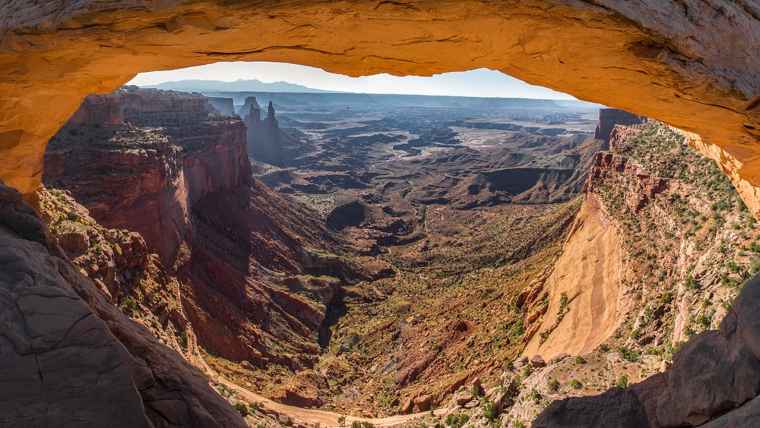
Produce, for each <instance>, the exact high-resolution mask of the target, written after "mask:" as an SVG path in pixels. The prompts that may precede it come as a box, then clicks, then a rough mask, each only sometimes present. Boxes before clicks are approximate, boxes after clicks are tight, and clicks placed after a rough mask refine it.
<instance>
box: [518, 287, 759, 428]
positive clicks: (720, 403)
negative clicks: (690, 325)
mask: <svg viewBox="0 0 760 428" xmlns="http://www.w3.org/2000/svg"><path fill="white" fill-rule="evenodd" d="M758 314H760V275H758V276H755V277H754V278H752V279H751V280H749V281H748V282H747V283H746V284H745V286H744V289H743V290H742V291H741V293H740V294H739V297H738V298H737V299H736V301H735V302H734V306H733V308H732V309H731V310H730V311H729V313H728V315H726V317H725V319H724V320H723V322H722V323H721V325H720V330H717V331H716V330H712V331H707V332H704V333H702V334H700V335H698V336H696V337H694V338H693V339H691V340H690V341H689V342H688V343H687V344H686V345H685V346H684V347H683V348H682V349H681V350H680V351H679V352H678V353H677V354H676V356H675V358H674V361H673V365H672V367H670V368H669V369H668V370H667V371H665V372H664V373H662V374H657V375H654V376H653V377H650V378H649V379H647V380H645V381H644V382H641V383H639V384H636V385H633V386H631V387H630V388H628V389H626V390H620V389H614V390H611V391H607V392H606V393H604V394H601V395H597V396H593V397H582V398H569V399H565V400H560V401H556V402H554V403H552V404H551V405H550V406H549V407H548V408H547V409H546V410H545V411H544V412H543V413H542V414H540V415H539V416H538V418H536V420H535V422H534V424H533V426H534V427H535V428H559V427H562V428H569V427H651V428H661V427H662V428H665V427H690V426H706V427H715V428H717V427H748V428H749V427H757V426H760V401H759V400H760V398H758V395H759V394H760V317H758Z"/></svg>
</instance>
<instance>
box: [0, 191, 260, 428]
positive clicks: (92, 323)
mask: <svg viewBox="0 0 760 428" xmlns="http://www.w3.org/2000/svg"><path fill="white" fill-rule="evenodd" d="M0 219H2V220H1V221H0V265H2V269H0V325H2V328H0V385H2V387H0V427H51V426H55V427H101V426H109V427H190V426H192V427H220V426H224V427H244V426H245V423H244V421H243V420H242V418H241V417H240V416H239V414H238V413H237V412H236V411H235V410H234V409H233V408H232V407H231V406H230V405H229V404H228V403H227V402H226V401H224V400H223V399H222V398H221V397H219V396H218V395H217V394H216V393H215V392H214V391H213V390H212V389H211V387H210V386H209V385H208V382H207V380H206V379H205V378H204V377H203V375H202V374H201V373H200V372H198V371H197V370H196V369H194V368H192V367H191V366H189V365H188V364H187V363H186V362H185V361H184V360H183V359H182V357H181V356H179V355H178V354H176V353H175V352H174V351H172V350H170V349H169V348H167V347H165V346H164V345H162V344H160V343H158V341H157V340H156V339H155V338H154V337H153V336H152V335H151V334H150V333H149V332H148V331H147V330H145V328H144V327H142V326H140V325H138V324H136V323H135V322H133V321H131V320H130V319H129V318H127V317H126V316H125V315H123V314H122V313H121V312H120V311H119V310H118V309H117V308H116V307H115V306H113V305H111V304H109V303H108V302H106V301H105V299H104V297H103V296H102V294H101V293H100V292H99V291H98V290H97V288H96V286H95V285H94V284H93V283H92V282H91V281H90V280H89V279H87V278H85V277H84V276H82V275H81V274H80V273H79V272H78V271H77V270H76V269H75V268H74V267H73V266H72V264H71V263H70V262H69V261H68V260H67V259H66V258H65V256H64V255H63V253H62V252H61V251H60V250H59V249H58V248H57V247H56V246H55V244H52V243H51V241H49V240H48V239H47V236H48V234H47V232H46V227H45V226H44V224H43V223H42V222H41V221H40V220H39V218H38V217H37V215H36V214H35V213H34V211H33V210H32V209H31V208H30V207H29V206H28V205H26V204H25V203H24V202H22V200H21V197H20V195H19V194H18V193H17V192H15V191H14V190H11V189H9V188H7V187H5V186H3V185H1V184H0Z"/></svg>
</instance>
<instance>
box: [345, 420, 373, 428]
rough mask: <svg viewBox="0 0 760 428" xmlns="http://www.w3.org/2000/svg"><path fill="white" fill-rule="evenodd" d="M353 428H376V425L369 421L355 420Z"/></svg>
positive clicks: (352, 424)
mask: <svg viewBox="0 0 760 428" xmlns="http://www.w3.org/2000/svg"><path fill="white" fill-rule="evenodd" d="M351 428H375V426H374V425H372V424H371V423H369V422H367V421H353V422H352V423H351Z"/></svg>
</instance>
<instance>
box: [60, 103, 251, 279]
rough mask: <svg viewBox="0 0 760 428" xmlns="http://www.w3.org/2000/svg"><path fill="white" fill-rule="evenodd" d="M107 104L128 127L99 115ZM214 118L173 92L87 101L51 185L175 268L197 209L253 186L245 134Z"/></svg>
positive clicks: (67, 135)
mask: <svg viewBox="0 0 760 428" xmlns="http://www.w3.org/2000/svg"><path fill="white" fill-rule="evenodd" d="M103 104H106V105H108V106H111V109H110V110H109V111H117V112H120V114H119V115H117V116H116V117H119V118H123V122H119V123H116V124H113V125H111V123H113V122H114V117H112V116H103V115H99V114H97V113H96V109H97V108H98V107H99V106H101V105H103ZM210 111H211V110H210V107H209V105H208V102H207V100H205V98H204V97H202V96H199V95H183V94H180V93H174V92H168V91H157V90H136V89H128V90H122V91H119V92H117V93H114V94H108V95H104V96H99V95H96V96H92V97H88V98H87V99H86V100H85V102H84V103H83V106H82V108H81V109H80V110H79V112H78V113H77V114H76V115H75V120H74V121H72V122H71V123H69V125H68V126H67V127H66V128H65V129H63V130H62V131H61V132H59V133H58V134H57V135H56V136H55V137H54V138H53V141H52V142H51V146H50V150H48V152H47V154H46V171H45V180H46V182H47V183H49V184H51V185H55V186H60V187H64V188H67V189H69V190H71V191H72V193H73V195H74V197H75V198H76V199H77V200H79V201H80V202H82V203H83V204H85V205H86V206H88V208H89V209H90V212H91V213H92V215H93V217H94V218H95V219H97V220H98V221H99V222H100V223H102V224H103V225H105V226H108V227H116V228H128V229H130V230H135V231H137V232H139V233H140V234H141V235H142V236H143V237H144V238H145V240H146V241H147V243H148V245H149V246H150V247H151V248H153V249H155V250H156V251H157V252H158V253H159V254H160V255H161V258H162V260H163V262H164V263H165V264H166V265H167V266H171V265H173V263H174V260H175V258H176V257H177V255H178V251H179V248H180V244H181V243H182V242H185V241H187V240H189V239H190V233H191V230H190V229H191V227H190V220H189V215H190V214H189V209H190V207H191V206H192V204H193V203H195V202H196V201H198V200H200V199H201V198H203V197H204V196H205V195H207V194H209V193H211V192H216V191H221V190H229V189H233V188H236V187H238V186H240V185H243V184H245V183H247V182H248V180H249V179H250V163H249V162H248V157H247V154H246V149H245V126H244V125H243V123H242V122H241V121H240V120H237V119H212V118H209V116H208V114H209V112H210ZM80 118H86V119H87V120H86V121H83V120H82V119H80ZM99 119H103V120H105V122H96V120H99ZM156 126H158V127H159V128H156V129H154V128H153V127H156Z"/></svg>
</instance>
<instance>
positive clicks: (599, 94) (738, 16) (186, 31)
mask: <svg viewBox="0 0 760 428" xmlns="http://www.w3.org/2000/svg"><path fill="white" fill-rule="evenodd" d="M758 15H759V14H758V6H757V4H756V3H755V2H750V1H747V0H742V1H737V2H724V1H721V0H708V1H696V0H688V1H686V2H683V1H675V0H668V1H662V0H645V1H637V2H631V1H626V0H602V1H594V2H591V1H576V0H529V1H521V2H489V1H483V0H466V1H459V0H443V1H441V0H419V1H413V2H387V1H380V2H378V1H375V0H359V1H354V2H346V3H339V4H337V5H336V4H335V2H333V1H327V0H320V1H306V0H299V1H294V2H275V3H267V4H266V5H264V4H261V3H229V2H225V1H221V0H215V1H210V2H201V3H197V2H184V1H180V0H170V1H162V2H147V3H145V2H134V1H132V0H112V1H108V2H99V1H92V0H87V1H79V2H75V3H66V4H63V3H46V4H44V5H38V4H37V3H36V2H34V1H32V0H21V1H15V2H11V3H5V4H3V5H2V6H0V34H1V35H2V43H1V44H0V73H2V76H3V78H2V79H0V91H2V93H3V98H2V100H0V148H1V149H2V158H3V160H4V161H3V164H2V166H1V168H2V169H0V178H1V179H2V180H4V181H5V182H6V183H8V184H10V185H12V186H14V187H17V188H19V189H21V190H22V192H24V193H29V192H32V191H33V190H34V189H35V188H36V187H37V186H39V184H40V182H41V174H42V168H41V166H42V157H43V153H44V147H45V145H46V144H47V141H48V140H49V138H50V137H51V136H52V135H53V134H55V132H57V130H58V129H59V128H60V126H62V124H63V123H65V121H66V120H67V119H68V117H69V116H70V115H71V114H72V113H73V112H74V111H75V110H76V109H77V107H78V105H79V103H80V100H81V99H82V98H83V97H84V96H85V95H86V94H90V93H95V92H109V91H111V90H113V89H115V88H116V87H118V86H119V85H121V84H123V83H124V82H126V81H128V80H129V79H130V78H131V77H132V76H133V75H134V74H136V73H137V72H140V71H148V70H159V69H170V68H176V67H182V66H189V65H197V64H205V63H211V62H215V61H223V60H227V61H230V60H266V61H289V62H295V63H300V64H305V65H312V66H317V67H321V68H323V69H326V70H329V71H333V72H340V73H346V74H349V75H367V74H374V73H379V72H390V73H395V74H419V75H423V74H426V75H429V74H432V73H440V72H445V71H458V70H465V69H472V68H476V67H488V68H492V69H495V70H502V71H504V72H507V73H509V74H511V75H514V76H516V77H518V78H520V79H523V80H525V81H528V82H530V83H534V84H540V85H545V86H548V87H551V88H553V89H557V90H560V91H565V92H569V93H571V94H573V95H575V96H577V97H579V98H582V99H586V100H590V101H595V102H599V103H602V104H605V105H608V106H611V107H616V108H622V109H625V110H626V111H630V112H633V113H636V114H640V115H644V116H647V117H654V118H658V119H661V120H663V121H665V122H667V123H670V124H672V125H675V126H678V127H679V128H681V129H685V130H687V131H691V132H695V133H697V134H699V135H701V137H702V138H703V139H704V142H705V144H708V145H711V147H712V146H719V147H720V148H721V150H722V151H723V152H724V156H723V162H722V163H723V164H724V165H725V166H726V169H727V171H728V172H729V173H730V174H731V175H732V177H733V178H734V179H735V180H737V182H739V181H741V182H742V183H745V185H743V186H741V187H740V191H741V192H742V195H743V196H744V197H745V199H746V200H747V202H748V205H750V207H751V208H753V210H754V212H756V213H757V212H760V203H758V202H757V197H756V195H755V192H754V190H752V189H754V187H756V186H758V185H760V178H758V177H760V174H758V171H760V166H758V165H760V164H759V162H760V160H758V159H760V157H758V156H757V155H758V153H759V152H760V149H758V145H757V138H758V134H759V132H758V129H760V108H758V107H759V106H760V103H758V102H757V100H758V98H757V97H758V96H759V95H760V72H759V71H760V57H758V55H756V50H757V49H756V47H757V46H758V45H760V20H758ZM262 28H267V29H268V31H264V32H262V31H261V29H262ZM557 28H562V31H561V32H558V31H557ZM716 29H720V30H719V31H718V30H716ZM251 34H257V37H251V36H250V35H251ZM578 52H584V55H578Z"/></svg>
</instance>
